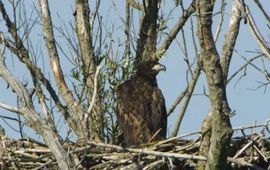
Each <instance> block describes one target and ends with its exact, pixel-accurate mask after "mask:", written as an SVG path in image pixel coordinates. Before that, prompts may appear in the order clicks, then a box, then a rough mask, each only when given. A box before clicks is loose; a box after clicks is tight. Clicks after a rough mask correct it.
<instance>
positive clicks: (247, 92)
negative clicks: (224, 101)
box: [0, 0, 270, 137]
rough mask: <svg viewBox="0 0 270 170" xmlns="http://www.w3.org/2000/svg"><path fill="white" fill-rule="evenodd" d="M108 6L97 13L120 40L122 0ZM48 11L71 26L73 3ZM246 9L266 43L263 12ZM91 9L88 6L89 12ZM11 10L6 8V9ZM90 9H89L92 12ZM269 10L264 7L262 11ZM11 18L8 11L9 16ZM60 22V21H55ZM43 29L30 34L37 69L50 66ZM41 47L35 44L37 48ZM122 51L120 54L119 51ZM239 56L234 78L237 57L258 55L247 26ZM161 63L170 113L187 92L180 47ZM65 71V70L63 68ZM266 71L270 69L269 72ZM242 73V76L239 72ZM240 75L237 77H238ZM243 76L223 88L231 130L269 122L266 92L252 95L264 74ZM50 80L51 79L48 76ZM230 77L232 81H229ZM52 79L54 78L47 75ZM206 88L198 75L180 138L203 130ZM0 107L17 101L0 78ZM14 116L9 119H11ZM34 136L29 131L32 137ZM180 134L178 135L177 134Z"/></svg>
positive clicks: (67, 0)
mask: <svg viewBox="0 0 270 170" xmlns="http://www.w3.org/2000/svg"><path fill="white" fill-rule="evenodd" d="M25 2H26V4H27V5H26V9H27V12H28V15H29V13H30V12H31V10H30V9H32V8H33V4H34V3H35V4H36V1H30V0H28V1H25ZM109 2H110V1H102V2H101V10H100V14H101V15H103V16H104V17H103V21H104V22H105V23H106V24H108V26H109V27H110V26H111V24H115V27H116V28H118V29H117V31H115V33H114V35H113V36H114V37H115V38H116V39H118V38H119V39H120V40H123V39H124V37H123V32H122V29H123V23H121V20H120V17H123V18H124V17H125V16H124V2H125V1H124V0H114V1H113V2H114V3H115V4H116V7H112V6H111V3H109ZM173 2H174V1H166V4H165V3H163V4H162V5H163V6H165V8H164V9H165V10H164V13H165V14H168V13H169V11H168V9H171V8H172V7H173V6H174V3H173ZM231 2H232V1H231V0H228V1H227V4H228V5H227V6H226V15H225V22H224V26H223V27H222V32H221V35H220V37H219V41H218V42H217V49H218V51H219V52H221V48H222V43H223V41H224V33H225V32H226V30H227V27H228V19H229V17H230V14H231V5H230V4H231ZM49 3H50V7H51V13H52V16H53V22H54V24H55V25H56V26H60V24H62V22H63V21H66V22H67V21H73V18H72V17H73V16H72V13H73V11H74V2H73V1H72V0H58V1H53V0H50V1H49ZM248 3H249V4H250V5H252V8H251V7H250V8H251V10H252V14H253V16H254V18H255V21H256V22H257V24H258V26H259V29H260V31H261V32H262V34H263V35H264V36H265V38H266V40H268V41H269V39H270V36H269V35H270V34H269V33H270V32H269V29H268V28H267V27H266V21H265V20H264V18H263V16H262V15H261V13H260V12H259V11H258V10H256V8H257V6H255V4H254V3H252V2H251V1H249V2H248ZM261 3H263V4H264V6H270V1H266V0H264V1H261ZM91 8H92V7H91ZM9 9H10V8H9ZM92 9H93V8H92ZM218 9H219V4H217V7H216V10H218ZM266 10H267V8H266ZM178 11H180V9H179V8H178V9H176V10H175V11H174V12H173V13H172V15H171V17H170V20H169V24H168V26H169V28H170V27H172V26H173V25H174V23H175V22H176V21H177V18H178V16H179V14H178V13H179V12H178ZM8 12H9V13H11V11H8ZM267 12H268V14H270V11H269V10H268V11H267ZM59 18H60V19H59ZM192 19H193V22H194V25H195V24H196V21H195V16H192ZM134 20H135V22H138V18H134ZM219 20H220V16H219V15H216V16H215V17H214V25H213V33H215V31H216V25H217V23H218V22H219ZM136 26H137V27H138V24H137V25H136V24H135V27H136ZM0 29H1V30H5V29H6V28H5V26H4V25H3V23H0ZM184 30H185V33H186V39H187V45H188V52H189V56H190V57H191V58H193V57H194V51H193V46H192V41H191V37H190V35H191V34H190V23H189V22H188V23H187V24H186V26H185V27H184ZM40 33H41V30H40V27H39V28H35V29H34V30H33V32H32V33H31V36H32V38H33V44H34V45H35V46H36V48H40V49H43V52H44V54H43V57H44V58H43V59H42V57H41V56H40V60H39V61H38V63H39V65H40V66H41V67H42V66H45V68H46V65H47V66H48V65H49V63H48V61H47V59H46V57H47V52H46V50H44V47H43V46H44V44H43V43H42V36H41V34H40ZM57 38H58V39H59V41H61V37H57ZM177 40H178V41H179V43H180V44H181V42H182V40H181V36H178V37H177ZM38 44H39V45H38ZM120 50H121V49H120ZM235 50H237V52H238V54H236V53H234V55H233V59H232V64H231V68H230V71H229V75H232V74H233V73H234V72H235V71H236V70H237V69H238V68H239V67H241V66H242V65H243V64H245V61H244V60H243V59H242V58H241V56H244V57H246V58H247V59H250V58H251V57H254V56H255V54H252V53H249V52H247V51H259V48H258V45H257V43H256V40H255V39H254V38H253V36H252V34H251V32H250V30H249V28H248V25H247V24H243V23H242V25H241V28H240V34H239V37H238V41H237V44H236V48H235ZM61 60H62V61H63V63H64V64H63V65H65V66H66V64H67V63H65V62H67V61H66V60H65V59H64V58H61ZM8 61H9V62H8V63H7V64H8V66H10V68H11V70H12V72H13V73H14V74H16V75H18V76H19V78H20V80H23V79H29V78H30V76H29V75H27V74H23V72H25V71H23V70H25V68H24V66H23V65H22V64H19V63H18V62H17V61H16V58H15V57H14V56H13V57H11V60H8ZM161 62H162V63H163V64H164V65H166V67H167V71H166V72H162V73H160V74H159V75H158V83H159V86H160V88H161V90H162V92H163V94H164V97H165V100H166V105H167V108H169V107H170V106H171V105H172V104H173V103H174V101H175V99H176V98H177V96H178V95H179V94H180V93H181V92H182V91H183V90H184V89H185V87H186V69H187V66H186V64H185V62H184V57H183V53H182V52H181V50H179V46H178V45H177V43H175V42H174V43H173V44H172V46H171V47H170V48H169V50H168V52H167V53H166V54H165V56H164V57H163V58H162V59H161ZM255 63H256V65H257V66H259V67H261V66H262V62H261V60H260V59H259V60H257V61H256V62H255ZM265 64H266V67H267V66H268V65H269V62H267V61H265ZM64 69H66V67H64ZM269 71H270V70H269ZM44 72H45V74H46V75H49V74H50V71H49V70H48V69H44ZM242 73H243V72H242ZM242 73H240V75H241V74H242ZM246 73H247V76H245V77H243V78H242V79H241V80H240V81H239V82H238V83H237V79H238V78H239V77H240V76H237V77H236V78H235V79H234V80H233V81H232V82H231V83H230V84H229V85H228V87H227V97H228V101H229V105H230V107H231V109H232V110H235V111H236V115H235V116H233V117H232V118H231V122H232V125H233V127H236V126H241V125H250V124H254V123H255V122H257V123H264V122H265V120H266V119H268V118H270V110H269V108H268V104H269V101H270V97H269V90H268V89H267V90H266V91H264V89H263V88H262V89H258V90H251V89H255V88H256V87H257V86H259V85H260V84H259V83H258V81H261V82H265V81H266V80H265V77H264V75H263V74H261V73H259V72H258V71H257V70H255V69H254V68H252V67H250V66H249V67H248V68H247V70H246ZM50 75H51V74H50ZM229 77H230V76H229ZM51 78H52V79H53V77H52V76H51ZM204 88H205V89H206V90H207V84H206V82H205V77H204V74H201V77H200V79H199V81H198V83H197V86H196V89H195V92H194V94H196V95H194V96H193V97H192V99H191V101H190V104H189V107H188V109H187V112H186V114H185V117H184V119H183V121H182V124H181V129H180V134H183V133H188V132H192V131H197V130H199V129H200V127H201V123H202V120H203V118H204V117H205V115H206V114H207V112H208V109H209V106H210V103H209V101H208V99H207V98H206V97H205V96H204V95H202V94H203V90H204ZM0 93H1V95H0V102H5V103H9V104H11V105H16V100H15V99H16V97H15V95H14V94H11V93H10V92H8V93H7V91H6V84H5V82H3V80H1V79H0ZM180 108H181V105H179V106H178V107H177V108H176V110H175V112H174V113H173V114H172V115H171V116H170V117H169V126H168V127H169V129H168V132H169V133H170V132H171V128H172V126H174V120H175V119H176V117H177V115H178V114H179V111H180ZM0 114H1V115H6V114H7V115H11V114H10V113H8V112H6V111H4V110H2V109H0ZM12 115H13V114H12ZM0 123H1V125H2V126H5V127H7V126H6V124H5V123H4V122H3V121H2V120H1V119H0ZM9 123H11V125H12V126H14V127H16V123H14V122H9ZM7 131H8V132H7V133H9V132H10V134H11V136H13V137H16V136H17V135H18V133H16V132H14V131H13V130H12V129H11V128H10V127H8V128H7ZM31 133H33V132H31ZM180 134H179V135H180Z"/></svg>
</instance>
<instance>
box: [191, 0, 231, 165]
mask: <svg viewBox="0 0 270 170" xmlns="http://www.w3.org/2000/svg"><path fill="white" fill-rule="evenodd" d="M214 3H215V1H213V0H200V1H197V3H196V7H197V16H198V36H199V40H200V46H201V55H200V59H199V60H200V64H201V67H202V70H203V71H204V72H205V74H206V79H207V83H208V90H209V94H210V102H211V108H212V119H211V126H212V129H211V138H210V147H209V152H208V161H207V165H206V169H210V170H214V169H219V170H220V169H225V167H226V162H227V156H228V147H229V142H230V139H231V136H232V130H231V124H230V119H229V114H230V108H229V105H228V101H227V97H226V85H225V81H224V74H223V71H222V68H221V64H220V58H219V54H218V53H217V50H216V47H215V42H214V40H213V36H212V31H211V26H212V14H213V7H214Z"/></svg>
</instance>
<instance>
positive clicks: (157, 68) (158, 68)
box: [152, 63, 166, 72]
mask: <svg viewBox="0 0 270 170" xmlns="http://www.w3.org/2000/svg"><path fill="white" fill-rule="evenodd" d="M152 70H155V71H158V72H159V71H166V67H165V66H164V65H163V64H160V63H158V64H155V65H154V66H153V67H152Z"/></svg>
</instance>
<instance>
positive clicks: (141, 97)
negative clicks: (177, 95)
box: [117, 61, 167, 145]
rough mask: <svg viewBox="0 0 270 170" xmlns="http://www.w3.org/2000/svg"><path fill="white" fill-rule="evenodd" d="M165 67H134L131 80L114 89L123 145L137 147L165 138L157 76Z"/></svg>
mask: <svg viewBox="0 0 270 170" xmlns="http://www.w3.org/2000/svg"><path fill="white" fill-rule="evenodd" d="M165 69H166V68H165V66H164V65H161V64H159V63H158V62H155V61H148V62H145V63H141V64H139V65H138V66H137V72H136V74H135V76H134V77H132V78H131V79H130V80H127V81H126V82H124V83H122V84H120V85H119V86H118V89H117V98H118V106H117V107H118V113H117V118H118V122H119V126H120V128H121V129H122V131H123V133H124V138H125V144H126V145H138V144H142V143H146V142H150V141H153V140H161V139H165V137H166V130H167V113H166V106H165V101H164V97H163V95H162V93H161V90H160V89H159V88H158V86H157V80H156V75H157V74H158V73H159V71H161V70H165Z"/></svg>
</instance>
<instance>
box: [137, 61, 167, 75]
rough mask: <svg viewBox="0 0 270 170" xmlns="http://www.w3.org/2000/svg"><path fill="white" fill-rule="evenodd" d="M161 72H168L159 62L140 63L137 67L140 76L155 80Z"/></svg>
mask: <svg viewBox="0 0 270 170" xmlns="http://www.w3.org/2000/svg"><path fill="white" fill-rule="evenodd" d="M160 71H166V67H165V66H164V65H162V64H160V63H159V62H157V61H148V62H144V63H140V64H139V65H138V67H137V74H138V75H140V76H144V77H145V76H146V77H149V78H150V77H152V78H155V77H156V75H157V74H158V73H159V72H160Z"/></svg>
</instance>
